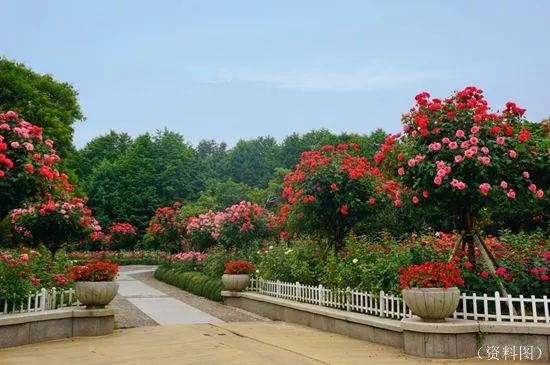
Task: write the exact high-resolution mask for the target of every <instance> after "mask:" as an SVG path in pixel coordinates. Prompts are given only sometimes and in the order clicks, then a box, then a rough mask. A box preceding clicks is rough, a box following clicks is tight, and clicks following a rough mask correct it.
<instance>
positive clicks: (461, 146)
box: [460, 141, 470, 150]
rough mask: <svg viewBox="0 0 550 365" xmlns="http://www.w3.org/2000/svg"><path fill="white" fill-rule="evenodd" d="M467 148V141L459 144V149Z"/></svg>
mask: <svg viewBox="0 0 550 365" xmlns="http://www.w3.org/2000/svg"><path fill="white" fill-rule="evenodd" d="M468 147H470V142H468V141H463V142H462V143H461V144H460V148H462V149H463V150H465V149H467V148H468Z"/></svg>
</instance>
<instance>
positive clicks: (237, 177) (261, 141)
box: [226, 137, 281, 188]
mask: <svg viewBox="0 0 550 365" xmlns="http://www.w3.org/2000/svg"><path fill="white" fill-rule="evenodd" d="M280 151H281V150H280V147H279V145H278V144H277V141H275V139H274V138H273V137H259V138H256V139H252V140H249V141H244V140H240V141H239V142H237V144H236V145H235V147H234V148H233V149H231V150H230V151H229V152H228V154H227V165H226V176H228V177H230V178H231V179H232V180H233V181H235V182H240V183H245V184H247V185H249V186H252V187H260V188H264V187H266V186H267V183H268V181H269V179H271V176H272V175H273V172H274V171H275V168H277V167H278V166H279V165H280V156H281V153H280Z"/></svg>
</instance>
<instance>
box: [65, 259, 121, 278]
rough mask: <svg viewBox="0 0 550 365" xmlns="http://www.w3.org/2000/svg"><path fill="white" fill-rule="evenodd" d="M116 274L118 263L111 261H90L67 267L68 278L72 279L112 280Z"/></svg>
mask: <svg viewBox="0 0 550 365" xmlns="http://www.w3.org/2000/svg"><path fill="white" fill-rule="evenodd" d="M117 274H118V264H116V263H113V262H111V261H107V260H105V261H92V262H88V263H87V264H86V265H75V266H72V267H71V268H70V269H69V278H70V279H71V280H74V281H113V280H114V279H115V277H116V276H117Z"/></svg>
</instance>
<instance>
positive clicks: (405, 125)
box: [403, 124, 411, 133]
mask: <svg viewBox="0 0 550 365" xmlns="http://www.w3.org/2000/svg"><path fill="white" fill-rule="evenodd" d="M410 128H411V127H409V125H408V124H403V132H405V133H407V132H408V131H409V129H410Z"/></svg>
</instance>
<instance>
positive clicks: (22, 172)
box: [0, 111, 72, 220]
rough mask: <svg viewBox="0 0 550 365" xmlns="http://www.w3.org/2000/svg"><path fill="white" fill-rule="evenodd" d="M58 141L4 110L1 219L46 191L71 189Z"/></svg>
mask: <svg viewBox="0 0 550 365" xmlns="http://www.w3.org/2000/svg"><path fill="white" fill-rule="evenodd" d="M59 161H60V158H59V156H58V155H57V153H56V151H55V149H54V142H53V141H51V140H44V138H43V136H42V129H41V128H40V127H38V126H36V125H34V124H31V123H29V122H26V121H24V120H22V119H21V118H20V117H19V115H18V114H17V113H15V112H12V111H9V112H6V113H0V202H2V203H1V204H0V220H2V218H3V217H5V216H6V214H8V212H9V211H10V210H12V209H14V208H17V207H20V206H21V205H22V204H23V203H24V202H26V201H28V200H29V199H34V198H36V197H44V196H45V194H46V193H52V194H53V193H56V192H63V191H65V192H66V191H71V190H72V186H71V185H70V184H69V183H68V181H67V179H68V177H67V175H65V174H63V173H60V172H59V171H58V170H57V167H56V166H57V165H58V163H59Z"/></svg>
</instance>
